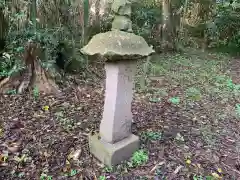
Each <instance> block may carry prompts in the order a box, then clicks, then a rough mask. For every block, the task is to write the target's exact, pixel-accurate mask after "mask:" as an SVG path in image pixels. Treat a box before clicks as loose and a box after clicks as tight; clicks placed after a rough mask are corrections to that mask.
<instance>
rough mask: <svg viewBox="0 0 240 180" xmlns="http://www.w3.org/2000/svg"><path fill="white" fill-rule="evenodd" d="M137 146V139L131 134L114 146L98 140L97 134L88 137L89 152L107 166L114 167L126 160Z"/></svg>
mask: <svg viewBox="0 0 240 180" xmlns="http://www.w3.org/2000/svg"><path fill="white" fill-rule="evenodd" d="M139 145H140V143H139V138H138V137H137V136H135V135H133V134H131V135H130V136H128V137H127V138H125V139H123V140H121V141H118V142H117V143H114V144H112V143H107V142H105V141H104V140H102V139H99V135H98V134H96V135H93V136H92V135H91V136H89V149H90V152H91V153H92V154H93V155H94V156H95V157H96V158H97V159H98V160H100V161H101V162H102V163H104V164H105V165H107V166H115V165H118V164H120V163H121V162H122V161H125V160H128V159H129V158H130V157H131V156H132V154H133V153H134V152H135V151H136V150H138V148H139Z"/></svg>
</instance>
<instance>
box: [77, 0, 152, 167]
mask: <svg viewBox="0 0 240 180" xmlns="http://www.w3.org/2000/svg"><path fill="white" fill-rule="evenodd" d="M112 11H113V13H115V16H114V20H113V23H112V29H111V31H108V32H106V33H100V34H97V35H95V36H94V37H93V38H92V39H91V40H90V42H89V43H88V44H87V45H86V46H85V47H83V48H82V49H81V52H82V53H84V54H86V55H90V56H92V55H100V56H102V57H104V58H105V60H106V62H105V69H106V90H105V104H104V111H103V118H102V120H101V124H100V132H99V134H94V135H90V136H89V148H90V152H91V153H92V154H93V155H94V156H95V157H96V158H97V159H99V160H100V161H101V162H102V163H104V164H105V165H108V166H112V165H117V164H119V163H121V162H122V161H125V160H128V159H129V158H130V157H131V155H132V154H133V153H134V152H135V151H136V150H138V148H139V137H138V136H136V135H133V134H132V133H131V125H132V113H131V102H132V99H133V88H134V74H135V71H136V67H137V61H138V60H140V59H143V58H145V57H147V56H149V55H150V54H152V53H153V52H154V50H153V49H152V47H149V46H148V44H147V43H146V41H145V40H144V39H143V38H142V37H141V36H137V35H135V34H133V33H132V21H131V2H130V1H128V0H115V1H114V2H113V4H112Z"/></svg>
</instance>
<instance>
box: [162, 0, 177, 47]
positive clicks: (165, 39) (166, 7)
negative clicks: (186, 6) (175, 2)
mask: <svg viewBox="0 0 240 180" xmlns="http://www.w3.org/2000/svg"><path fill="white" fill-rule="evenodd" d="M162 18H163V25H162V43H163V44H162V45H163V49H165V50H174V49H175V35H174V32H173V26H172V12H171V0H162Z"/></svg>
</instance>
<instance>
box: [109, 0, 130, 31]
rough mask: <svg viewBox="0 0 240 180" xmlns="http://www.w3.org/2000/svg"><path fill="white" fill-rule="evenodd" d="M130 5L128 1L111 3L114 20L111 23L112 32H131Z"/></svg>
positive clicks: (122, 0)
mask: <svg viewBox="0 0 240 180" xmlns="http://www.w3.org/2000/svg"><path fill="white" fill-rule="evenodd" d="M131 4H132V3H131V2H130V1H128V0H115V1H114V2H113V4H112V11H113V13H114V20H113V22H112V30H120V31H126V32H132V21H131V14H132V8H131Z"/></svg>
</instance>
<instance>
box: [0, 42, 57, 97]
mask: <svg viewBox="0 0 240 180" xmlns="http://www.w3.org/2000/svg"><path fill="white" fill-rule="evenodd" d="M40 51H41V49H40V45H39V44H37V43H34V42H28V44H27V45H26V47H25V52H24V63H25V66H26V68H25V69H24V70H23V71H22V72H20V73H17V74H15V75H13V76H12V77H6V78H4V79H3V80H2V81H0V93H6V92H8V91H12V90H15V92H16V93H20V94H21V93H23V92H25V91H26V90H29V91H32V90H33V89H35V88H37V89H38V91H39V92H41V93H45V94H49V93H50V94H55V93H58V92H59V90H58V87H57V85H56V84H55V83H54V81H53V80H51V79H50V76H49V74H48V72H47V71H45V70H44V69H43V68H42V67H41V63H40V59H39V54H40Z"/></svg>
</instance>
